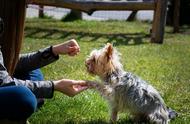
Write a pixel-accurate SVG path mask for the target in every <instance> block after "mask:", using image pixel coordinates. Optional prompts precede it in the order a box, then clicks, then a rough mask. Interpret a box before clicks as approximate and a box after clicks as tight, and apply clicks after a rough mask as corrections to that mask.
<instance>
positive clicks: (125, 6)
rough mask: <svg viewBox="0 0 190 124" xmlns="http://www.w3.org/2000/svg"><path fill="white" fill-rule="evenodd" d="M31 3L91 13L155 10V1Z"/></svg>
mask: <svg viewBox="0 0 190 124" xmlns="http://www.w3.org/2000/svg"><path fill="white" fill-rule="evenodd" d="M30 4H37V5H47V6H56V7H63V8H69V9H75V10H79V11H83V12H86V13H88V14H91V13H92V12H94V11H96V10H131V11H134V10H154V9H155V5H156V4H155V2H154V1H152V2H138V1H137V2H132V1H126V2H123V1H122V2H121V1H113V2H110V1H101V2H100V1H74V0H30Z"/></svg>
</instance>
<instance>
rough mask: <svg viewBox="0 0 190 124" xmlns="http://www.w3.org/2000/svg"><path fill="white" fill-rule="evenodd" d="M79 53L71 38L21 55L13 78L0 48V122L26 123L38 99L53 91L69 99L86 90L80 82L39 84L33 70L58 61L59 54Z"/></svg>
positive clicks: (41, 78) (47, 95)
mask: <svg viewBox="0 0 190 124" xmlns="http://www.w3.org/2000/svg"><path fill="white" fill-rule="evenodd" d="M0 36H1V35H0ZM79 52H80V47H79V45H78V43H77V42H76V41H75V40H74V39H72V40H69V41H67V42H65V43H61V44H58V45H54V46H50V47H48V48H45V49H41V50H39V51H37V52H34V53H30V54H25V55H21V56H20V58H19V61H18V63H17V66H16V69H15V72H14V78H13V77H11V76H10V75H9V74H8V72H7V70H6V68H5V66H4V62H3V54H2V52H1V49H0V123H6V122H7V121H5V120H9V123H10V121H13V122H18V123H19V124H20V123H26V120H27V118H28V117H30V116H31V115H32V113H34V112H35V111H36V109H37V104H38V102H37V101H38V99H41V98H52V97H53V93H54V91H59V92H62V93H63V94H65V95H68V96H71V97H72V96H74V95H76V94H78V93H80V92H82V91H84V90H86V89H87V88H88V87H87V84H86V82H85V81H82V80H70V79H62V80H56V81H39V80H43V77H42V74H41V72H40V71H39V70H36V69H38V68H40V67H43V66H45V65H48V64H50V63H52V62H54V61H56V60H58V59H59V55H60V54H67V55H69V56H75V55H77V54H78V53H79ZM33 70H34V71H33ZM29 72H32V73H29ZM23 75H24V76H23ZM15 77H18V78H15ZM21 79H30V80H21Z"/></svg>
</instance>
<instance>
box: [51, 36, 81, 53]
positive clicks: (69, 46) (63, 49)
mask: <svg viewBox="0 0 190 124" xmlns="http://www.w3.org/2000/svg"><path fill="white" fill-rule="evenodd" d="M52 52H53V53H54V54H55V55H59V54H67V55H69V56H75V55H77V54H78V53H79V52H80V46H79V45H78V43H77V41H76V40H75V39H71V40H69V41H66V42H64V43H61V44H58V45H54V46H53V47H52Z"/></svg>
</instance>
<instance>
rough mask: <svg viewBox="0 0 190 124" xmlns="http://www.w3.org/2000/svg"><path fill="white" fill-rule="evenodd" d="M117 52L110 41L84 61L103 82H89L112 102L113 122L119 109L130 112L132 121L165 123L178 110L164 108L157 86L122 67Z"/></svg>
mask: <svg viewBox="0 0 190 124" xmlns="http://www.w3.org/2000/svg"><path fill="white" fill-rule="evenodd" d="M119 56H120V54H119V53H118V52H117V51H116V49H114V48H113V46H112V45H111V44H107V45H106V46H105V47H104V48H102V49H100V50H93V51H92V52H91V54H90V56H89V57H88V58H87V59H86V61H85V64H86V67H87V71H88V72H89V73H90V74H94V75H98V76H99V77H100V79H101V81H102V82H104V83H103V84H101V83H95V82H92V83H90V84H89V85H90V86H91V87H92V88H95V89H97V90H98V91H99V92H100V93H101V94H102V96H103V97H105V98H106V99H107V100H108V102H109V104H110V106H111V117H110V120H111V121H112V122H116V121H117V114H118V112H126V111H128V112H130V114H131V115H132V116H133V117H134V121H135V122H148V123H156V124H168V122H169V121H170V120H171V119H174V118H175V117H176V116H177V113H176V112H175V111H174V110H172V109H170V108H167V107H166V105H165V103H164V100H163V99H162V98H161V96H160V94H159V93H158V91H157V90H156V89H154V88H153V87H152V86H151V85H150V84H148V83H147V82H146V81H144V80H142V79H141V78H139V77H137V76H135V75H133V74H132V73H130V72H126V71H124V70H123V66H122V64H121V63H120V58H119Z"/></svg>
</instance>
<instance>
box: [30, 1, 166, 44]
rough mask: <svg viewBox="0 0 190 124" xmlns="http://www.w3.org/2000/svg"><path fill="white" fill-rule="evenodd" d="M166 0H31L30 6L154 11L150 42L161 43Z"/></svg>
mask: <svg viewBox="0 0 190 124" xmlns="http://www.w3.org/2000/svg"><path fill="white" fill-rule="evenodd" d="M167 1H168V0H153V1H146V2H138V1H82V0H80V1H79V0H78V1H76V0H31V3H32V4H37V5H47V6H56V7H63V8H69V9H75V10H79V11H83V12H86V13H88V14H92V13H93V12H94V11H96V10H118V11H119V10H132V11H138V10H154V19H153V25H152V32H151V42H153V43H163V37H164V27H165V22H166V10H167Z"/></svg>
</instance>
